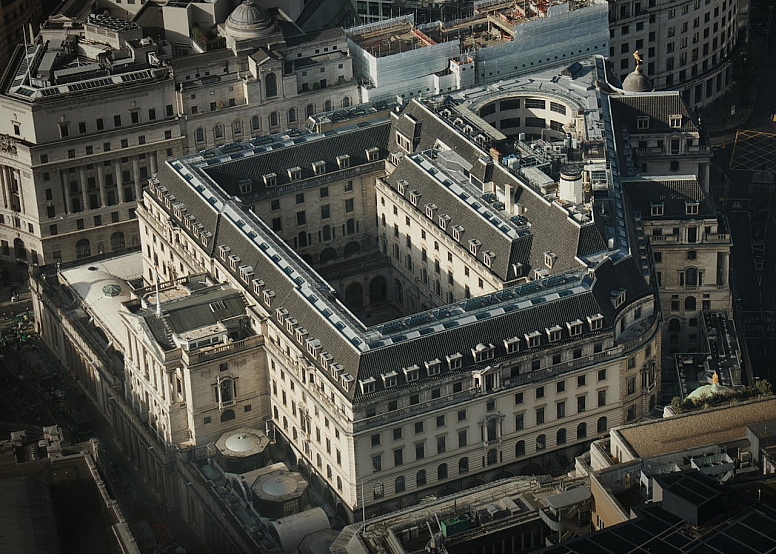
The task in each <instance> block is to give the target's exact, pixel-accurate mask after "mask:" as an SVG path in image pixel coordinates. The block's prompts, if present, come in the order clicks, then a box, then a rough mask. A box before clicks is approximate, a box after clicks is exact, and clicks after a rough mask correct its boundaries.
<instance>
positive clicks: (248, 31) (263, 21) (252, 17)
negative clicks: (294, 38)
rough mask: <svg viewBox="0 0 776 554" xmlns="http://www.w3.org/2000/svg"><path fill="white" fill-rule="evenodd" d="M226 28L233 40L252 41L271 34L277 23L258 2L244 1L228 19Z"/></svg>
mask: <svg viewBox="0 0 776 554" xmlns="http://www.w3.org/2000/svg"><path fill="white" fill-rule="evenodd" d="M224 27H225V29H226V32H227V33H228V34H229V35H230V36H231V37H232V38H234V39H236V40H250V39H256V38H261V37H263V36H266V35H268V34H270V33H271V32H272V31H274V29H275V22H274V21H273V19H272V17H270V15H269V14H268V13H267V12H265V11H264V10H263V9H262V8H261V7H260V6H258V5H257V4H256V2H254V1H253V0H243V2H242V3H241V4H240V5H239V6H237V7H236V8H235V9H234V11H232V13H230V14H229V17H227V18H226V24H225V25H224Z"/></svg>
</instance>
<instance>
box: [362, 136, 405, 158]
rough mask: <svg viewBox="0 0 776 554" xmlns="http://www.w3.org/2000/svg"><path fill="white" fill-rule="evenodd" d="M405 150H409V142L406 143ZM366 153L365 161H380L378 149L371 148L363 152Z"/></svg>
mask: <svg viewBox="0 0 776 554" xmlns="http://www.w3.org/2000/svg"><path fill="white" fill-rule="evenodd" d="M407 149H409V141H407ZM365 152H366V161H368V162H376V161H377V160H379V159H380V149H379V148H377V147H376V146H373V147H372V148H367V149H366V150H365Z"/></svg>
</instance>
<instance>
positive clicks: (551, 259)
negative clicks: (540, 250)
mask: <svg viewBox="0 0 776 554" xmlns="http://www.w3.org/2000/svg"><path fill="white" fill-rule="evenodd" d="M557 260H558V255H557V254H555V252H545V253H544V265H546V266H547V267H548V268H549V269H552V266H554V265H555V262H556V261H557Z"/></svg>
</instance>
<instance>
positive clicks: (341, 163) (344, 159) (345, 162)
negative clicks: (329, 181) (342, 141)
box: [337, 154, 350, 169]
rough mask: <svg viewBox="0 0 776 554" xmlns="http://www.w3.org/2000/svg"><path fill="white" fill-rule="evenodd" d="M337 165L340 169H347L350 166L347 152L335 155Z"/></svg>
mask: <svg viewBox="0 0 776 554" xmlns="http://www.w3.org/2000/svg"><path fill="white" fill-rule="evenodd" d="M337 167H338V168H340V169H347V168H349V167H350V156H349V155H348V154H343V155H342V156H337Z"/></svg>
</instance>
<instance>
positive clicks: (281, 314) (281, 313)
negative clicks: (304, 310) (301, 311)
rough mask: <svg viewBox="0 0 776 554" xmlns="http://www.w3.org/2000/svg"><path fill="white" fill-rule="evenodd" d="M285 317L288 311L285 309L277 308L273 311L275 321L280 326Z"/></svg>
mask: <svg viewBox="0 0 776 554" xmlns="http://www.w3.org/2000/svg"><path fill="white" fill-rule="evenodd" d="M287 316H288V310H286V309H285V308H278V309H277V310H275V319H277V320H278V321H279V322H280V323H281V324H282V323H284V322H285V320H286V317H287Z"/></svg>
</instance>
